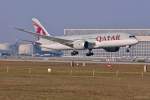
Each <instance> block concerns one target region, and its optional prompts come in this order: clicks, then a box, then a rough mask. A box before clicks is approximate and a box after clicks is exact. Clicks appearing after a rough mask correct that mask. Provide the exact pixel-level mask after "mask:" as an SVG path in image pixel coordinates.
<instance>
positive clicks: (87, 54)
mask: <svg viewBox="0 0 150 100" xmlns="http://www.w3.org/2000/svg"><path fill="white" fill-rule="evenodd" d="M93 55H94V53H93V52H92V49H89V52H88V53H86V56H93Z"/></svg>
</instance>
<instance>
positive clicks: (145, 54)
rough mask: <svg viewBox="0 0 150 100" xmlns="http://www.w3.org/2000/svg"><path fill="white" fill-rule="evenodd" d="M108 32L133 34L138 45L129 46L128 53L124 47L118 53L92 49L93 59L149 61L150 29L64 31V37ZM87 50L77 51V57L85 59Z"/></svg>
mask: <svg viewBox="0 0 150 100" xmlns="http://www.w3.org/2000/svg"><path fill="white" fill-rule="evenodd" d="M108 32H110V33H111V32H127V33H131V34H134V35H135V36H136V38H137V39H138V40H139V43H138V44H136V45H133V46H131V48H130V52H126V47H121V48H120V50H119V51H118V52H106V51H105V50H104V49H94V50H93V52H94V55H93V57H98V58H105V59H106V58H113V59H114V60H116V59H118V60H120V58H122V59H125V60H130V61H131V60H150V29H64V34H65V35H74V34H78V35H80V34H93V33H108ZM86 52H88V50H79V55H78V56H79V57H86V55H85V53H86ZM70 53H71V50H65V51H64V56H71V55H70Z"/></svg>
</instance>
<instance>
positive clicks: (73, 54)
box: [71, 49, 94, 56]
mask: <svg viewBox="0 0 150 100" xmlns="http://www.w3.org/2000/svg"><path fill="white" fill-rule="evenodd" d="M78 54H79V52H78V51H75V50H73V51H72V52H71V56H75V55H78ZM93 55H94V53H93V52H92V49H89V52H88V53H86V56H93Z"/></svg>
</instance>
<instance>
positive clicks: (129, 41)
mask: <svg viewBox="0 0 150 100" xmlns="http://www.w3.org/2000/svg"><path fill="white" fill-rule="evenodd" d="M32 24H33V27H34V29H35V32H31V31H27V30H25V29H21V28H16V29H17V30H19V31H23V32H26V33H29V34H32V35H34V36H38V38H39V40H38V41H36V43H38V44H39V45H40V47H41V48H48V49H51V50H72V52H71V55H72V56H75V55H78V54H79V52H78V50H86V49H87V50H88V52H87V53H86V56H92V55H94V53H93V51H92V49H104V50H105V51H106V52H117V51H119V49H120V47H126V52H129V51H130V50H129V49H130V47H131V46H132V45H135V44H137V43H138V40H137V39H136V37H135V35H132V34H129V33H124V32H112V33H110V32H109V33H101V34H100V33H99V34H98V33H95V34H94V33H93V34H83V35H71V36H70V35H69V36H64V35H63V36H53V35H51V34H49V33H48V32H47V30H46V29H45V28H44V26H43V25H42V24H41V23H40V21H39V20H38V19H37V18H32Z"/></svg>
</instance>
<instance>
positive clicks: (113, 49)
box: [103, 47, 120, 52]
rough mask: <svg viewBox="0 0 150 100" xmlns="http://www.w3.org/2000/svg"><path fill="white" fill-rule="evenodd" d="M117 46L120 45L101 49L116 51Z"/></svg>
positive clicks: (117, 49)
mask: <svg viewBox="0 0 150 100" xmlns="http://www.w3.org/2000/svg"><path fill="white" fill-rule="evenodd" d="M119 48H120V47H105V48H103V49H104V50H105V51H107V52H117V51H119Z"/></svg>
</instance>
